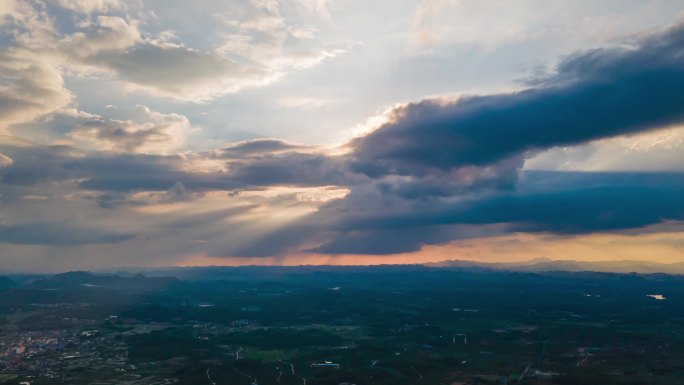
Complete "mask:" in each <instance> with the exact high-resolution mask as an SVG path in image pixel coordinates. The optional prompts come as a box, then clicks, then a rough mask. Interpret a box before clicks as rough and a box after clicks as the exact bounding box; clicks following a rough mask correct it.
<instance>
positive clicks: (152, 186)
mask: <svg viewBox="0 0 684 385" xmlns="http://www.w3.org/2000/svg"><path fill="white" fill-rule="evenodd" d="M0 148H2V149H3V150H2V151H3V153H4V154H6V155H7V156H8V157H9V158H12V159H15V160H16V161H15V162H13V164H11V165H8V166H7V167H5V168H4V169H2V170H1V171H0V175H1V176H2V181H3V184H4V185H9V186H33V185H38V184H41V183H52V182H65V181H77V183H78V186H79V187H80V188H81V189H84V190H99V191H103V192H135V191H167V190H169V189H170V188H172V187H173V186H174V185H175V184H176V182H181V183H182V184H183V186H184V188H186V189H188V191H208V190H235V189H247V188H257V189H258V188H266V187H269V186H276V185H292V186H322V185H349V184H351V183H354V180H362V179H363V178H361V177H359V176H354V175H351V174H350V173H349V172H347V171H346V167H345V164H344V160H343V159H341V158H334V157H328V156H324V155H320V154H308V153H298V152H293V151H290V152H284V153H280V154H273V153H261V154H259V155H258V156H252V157H244V158H239V157H225V156H224V157H223V158H224V160H225V163H224V164H225V165H226V167H227V171H225V172H222V171H212V172H195V171H187V170H186V169H187V168H188V167H189V166H190V165H191V163H192V162H193V161H194V160H202V159H214V155H213V154H196V155H195V156H194V158H186V157H184V156H180V155H169V156H162V155H142V154H106V153H85V152H82V151H79V150H77V149H75V148H73V147H70V146H44V147H40V146H33V147H16V146H10V145H0Z"/></svg>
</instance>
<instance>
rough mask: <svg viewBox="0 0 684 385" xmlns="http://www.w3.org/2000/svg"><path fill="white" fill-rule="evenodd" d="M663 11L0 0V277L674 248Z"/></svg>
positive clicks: (671, 51) (674, 97)
mask: <svg viewBox="0 0 684 385" xmlns="http://www.w3.org/2000/svg"><path fill="white" fill-rule="evenodd" d="M682 10H684V1H679V0H675V1H673V0H668V1H665V0H648V1H631V0H630V1H624V0H620V1H612V0H610V1H609V0H606V1H599V2H596V1H591V2H590V1H575V2H567V1H560V0H559V1H548V0H546V1H542V0H518V1H510V2H499V1H475V0H461V1H456V0H453V1H442V0H424V1H396V2H391V4H390V3H388V2H370V3H369V2H367V1H327V0H315V1H311V0H283V1H262V0H259V1H257V0H253V1H247V0H245V1H231V2H215V1H208V0H207V1H193V2H192V6H189V5H188V3H184V2H176V1H165V0H151V1H121V0H77V1H76V0H58V1H40V0H6V1H3V2H1V3H0V271H4V272H21V271H23V272H63V271H69V270H106V269H110V270H111V269H116V268H118V267H122V266H123V267H138V268H142V267H160V266H194V265H204V266H206V265H247V264H275V265H278V264H284V265H299V264H345V265H349V264H385V263H386V264H405V263H409V264H419V263H429V262H437V261H443V260H451V259H459V260H474V261H477V262H516V261H527V260H529V259H532V258H540V257H545V258H549V259H552V260H576V261H582V262H592V261H606V260H611V261H612V260H631V261H646V265H647V264H648V263H654V262H658V263H680V262H684V228H683V225H682V220H684V199H682V196H684V195H683V193H684V125H683V124H684V93H682V92H681V90H682V89H684V21H682V19H681V18H680V15H681V14H682ZM646 265H644V266H646ZM671 267H672V268H673V269H675V265H672V266H671ZM671 272H679V270H676V271H675V270H673V271H671Z"/></svg>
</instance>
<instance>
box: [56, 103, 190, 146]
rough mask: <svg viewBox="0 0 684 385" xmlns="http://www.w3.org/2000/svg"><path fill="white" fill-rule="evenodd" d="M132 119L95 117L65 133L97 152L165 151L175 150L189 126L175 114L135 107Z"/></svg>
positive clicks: (183, 138)
mask: <svg viewBox="0 0 684 385" xmlns="http://www.w3.org/2000/svg"><path fill="white" fill-rule="evenodd" d="M136 115H138V116H137V119H136V120H117V119H103V118H101V117H97V119H95V120H89V121H86V122H84V123H81V124H79V125H78V126H76V127H75V128H74V129H73V130H71V132H70V133H69V135H70V136H71V137H72V138H74V139H75V140H77V141H79V142H82V143H85V144H87V145H88V146H89V147H90V148H95V149H99V150H101V151H115V152H129V153H145V154H168V153H171V152H173V151H175V150H178V149H179V148H180V147H181V146H182V145H183V144H184V140H185V137H186V136H187V135H188V133H189V132H190V131H192V127H191V126H190V122H189V121H188V118H186V117H185V116H183V115H179V114H162V113H159V112H155V111H152V110H150V109H149V108H147V107H145V106H138V107H137V114H136Z"/></svg>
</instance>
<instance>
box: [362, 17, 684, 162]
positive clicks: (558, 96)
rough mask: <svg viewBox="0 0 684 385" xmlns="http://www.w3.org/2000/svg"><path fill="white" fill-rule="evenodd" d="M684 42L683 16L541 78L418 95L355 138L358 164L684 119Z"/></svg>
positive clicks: (534, 143)
mask: <svg viewBox="0 0 684 385" xmlns="http://www.w3.org/2000/svg"><path fill="white" fill-rule="evenodd" d="M683 50H684V28H682V26H677V27H676V28H673V29H671V30H669V31H668V32H667V33H665V34H662V35H660V36H658V37H657V38H649V39H648V40H647V41H645V42H643V43H642V44H641V45H640V46H638V47H636V48H634V49H600V50H594V51H590V52H586V53H581V54H576V55H574V56H572V57H570V58H568V59H566V60H564V61H563V62H562V63H561V64H560V65H559V67H558V73H557V74H555V75H554V76H552V77H551V78H548V79H543V82H542V84H541V85H540V86H538V87H536V88H530V89H526V90H523V91H520V92H515V93H510V94H495V95H487V96H470V97H463V98H461V99H459V100H457V101H444V100H425V101H420V102H415V103H410V104H408V105H406V106H404V107H401V108H398V109H397V110H396V111H395V112H394V117H393V119H392V121H391V122H389V123H387V124H385V125H384V126H382V127H380V128H379V129H378V130H376V131H375V132H373V133H371V134H370V135H368V136H366V137H363V138H360V139H358V140H357V141H356V142H355V143H354V146H355V149H354V157H355V161H356V166H355V167H356V169H357V170H359V171H361V172H365V173H368V174H375V175H383V174H385V175H386V174H406V175H417V174H421V173H425V172H430V171H433V170H442V171H447V170H452V169H454V168H458V167H463V166H483V165H490V164H494V163H496V162H499V161H502V160H504V159H506V158H510V157H515V156H519V155H521V154H523V155H525V156H529V155H528V154H532V153H535V152H537V151H540V150H543V149H547V148H550V147H555V146H567V145H574V144H578V143H583V142H587V141H590V140H595V139H600V138H605V137H612V136H617V135H622V134H629V133H635V132H641V131H646V130H653V129H656V128H662V127H665V126H668V125H674V124H677V123H680V122H682V121H684V110H682V108H681V106H682V105H684V94H682V93H681V92H679V90H680V89H681V87H682V86H684V59H683V58H684V56H683V55H682V52H683Z"/></svg>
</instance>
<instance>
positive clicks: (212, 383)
mask: <svg viewBox="0 0 684 385" xmlns="http://www.w3.org/2000/svg"><path fill="white" fill-rule="evenodd" d="M210 370H211V369H207V380H209V383H211V385H216V383H215V382H214V380H212V379H211V376H210V375H209V371H210Z"/></svg>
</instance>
